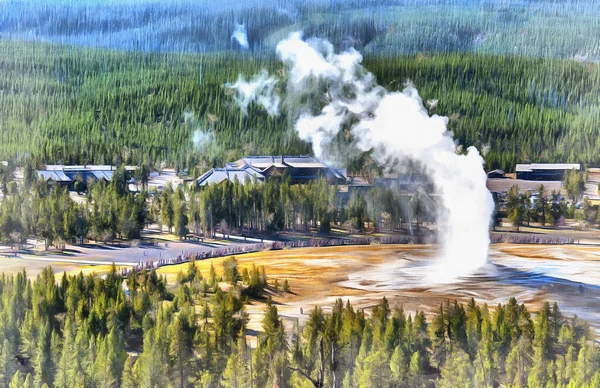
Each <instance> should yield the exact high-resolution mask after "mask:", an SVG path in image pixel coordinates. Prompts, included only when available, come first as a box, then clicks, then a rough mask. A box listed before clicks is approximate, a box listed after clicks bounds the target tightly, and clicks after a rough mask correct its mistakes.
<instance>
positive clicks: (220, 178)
mask: <svg viewBox="0 0 600 388" xmlns="http://www.w3.org/2000/svg"><path fill="white" fill-rule="evenodd" d="M255 177H256V181H257V182H259V183H262V181H263V180H264V179H265V177H264V175H262V174H260V173H258V172H256V171H254V170H253V169H251V168H244V169H231V168H213V169H212V170H210V171H208V172H207V173H205V174H203V175H202V176H201V177H200V178H198V179H197V184H198V186H206V185H209V184H218V183H221V182H224V181H226V180H229V181H231V182H235V179H236V178H237V180H238V181H239V182H240V183H241V184H244V183H246V179H250V181H253V180H254V178H255Z"/></svg>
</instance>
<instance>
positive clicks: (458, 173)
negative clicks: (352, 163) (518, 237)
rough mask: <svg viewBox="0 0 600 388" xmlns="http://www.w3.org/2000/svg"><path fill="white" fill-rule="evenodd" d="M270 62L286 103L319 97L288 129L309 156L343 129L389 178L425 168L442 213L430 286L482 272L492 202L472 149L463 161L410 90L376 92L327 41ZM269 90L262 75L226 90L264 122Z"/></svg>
mask: <svg viewBox="0 0 600 388" xmlns="http://www.w3.org/2000/svg"><path fill="white" fill-rule="evenodd" d="M277 55H278V57H279V58H280V60H281V61H282V62H283V63H284V64H285V66H286V67H287V82H288V85H287V98H288V99H292V98H294V96H298V95H302V94H308V93H314V91H315V88H319V89H318V90H324V96H325V101H326V102H325V103H324V106H323V107H322V109H320V111H319V112H317V113H316V114H315V113H314V112H310V111H309V110H308V109H305V110H304V111H303V112H302V113H300V114H299V117H298V118H297V120H296V121H295V129H296V131H298V134H299V136H300V137H301V138H302V139H304V140H306V141H309V142H311V144H312V146H313V151H314V153H315V156H317V157H323V156H324V150H325V149H326V147H327V145H328V144H329V143H330V142H331V141H332V140H333V139H334V138H335V137H336V135H337V134H338V132H339V131H341V130H342V129H344V130H349V131H350V132H351V134H352V135H353V137H354V138H355V139H356V144H354V146H355V147H358V149H359V150H361V151H372V157H373V158H374V159H375V160H376V161H377V162H378V163H379V164H381V165H385V166H389V167H387V168H388V170H389V172H394V169H396V171H401V169H402V164H403V163H418V164H419V165H422V166H423V167H424V169H425V173H426V174H427V175H428V177H429V178H430V179H431V181H432V182H433V184H434V185H435V188H436V192H437V193H439V195H440V200H439V203H440V205H441V206H438V208H439V210H438V211H437V212H438V214H437V225H438V227H437V228H438V229H437V233H438V241H439V243H440V247H441V248H440V254H439V256H440V258H439V260H437V261H436V265H435V267H434V268H433V269H432V271H431V272H433V273H432V274H431V275H432V276H431V278H432V279H438V280H444V279H451V278H454V277H456V276H461V275H467V274H469V273H472V272H474V271H475V270H477V269H478V268H480V267H481V266H483V265H484V264H485V263H486V262H487V257H488V249H489V242H490V240H489V225H490V220H491V215H492V212H493V208H494V202H493V200H492V196H491V194H490V192H489V190H488V189H487V187H486V178H487V176H486V174H485V172H484V170H483V163H484V161H483V158H482V157H481V155H480V154H479V152H478V151H477V149H476V148H475V147H469V148H468V149H467V151H466V153H461V152H459V151H457V144H456V142H455V141H454V139H453V133H452V132H451V131H449V130H448V129H447V124H448V119H447V118H446V117H442V116H438V115H435V114H434V115H432V116H430V115H429V113H428V112H427V110H426V109H425V107H424V105H423V101H422V99H421V97H420V96H419V93H418V92H417V90H416V88H415V87H414V86H413V85H411V84H409V85H407V86H406V87H405V89H404V90H402V91H401V92H390V91H387V90H386V89H385V88H383V87H382V86H379V85H377V83H376V81H375V77H374V76H373V74H371V73H369V72H368V71H367V70H366V69H365V68H364V67H363V66H362V64H361V63H362V55H361V54H360V53H359V52H358V51H356V50H354V49H350V50H348V51H345V52H342V53H335V51H334V48H333V45H332V44H331V43H329V42H328V41H326V40H322V39H315V38H313V39H308V40H306V41H305V40H303V39H302V34H301V33H293V34H291V35H290V36H289V38H288V39H286V40H283V41H281V42H280V43H279V44H278V45H277ZM274 82H276V81H275V80H274V78H272V77H268V75H267V74H266V73H261V75H259V77H256V78H254V79H253V80H252V82H250V83H244V82H243V78H241V77H240V78H239V79H238V81H237V82H236V83H235V84H233V85H230V87H232V88H234V89H235V90H236V91H237V93H238V97H237V99H236V101H237V102H238V104H240V106H241V107H242V109H244V110H245V109H246V108H247V106H248V104H249V103H250V102H251V101H257V102H258V101H260V104H261V105H263V106H264V107H269V108H270V109H268V110H269V113H270V114H273V113H275V114H276V112H278V111H279V109H275V108H274V107H278V105H279V97H278V96H276V94H272V93H271V92H272V90H273V89H272V85H273V83H274ZM263 84H264V85H263ZM265 85H266V86H265ZM269 86H271V88H269ZM265 90H267V91H269V93H265ZM251 91H257V92H261V94H260V95H254V94H252V92H251ZM269 99H270V100H269ZM265 100H268V101H265ZM390 160H394V161H397V162H398V163H389V161H390ZM392 166H395V167H392ZM398 166H400V167H398Z"/></svg>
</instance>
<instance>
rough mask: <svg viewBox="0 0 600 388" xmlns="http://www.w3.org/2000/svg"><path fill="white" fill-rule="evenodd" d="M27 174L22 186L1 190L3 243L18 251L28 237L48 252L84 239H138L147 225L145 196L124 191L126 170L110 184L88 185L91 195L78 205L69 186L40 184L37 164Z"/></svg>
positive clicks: (116, 175)
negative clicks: (52, 248) (51, 248)
mask: <svg viewBox="0 0 600 388" xmlns="http://www.w3.org/2000/svg"><path fill="white" fill-rule="evenodd" d="M24 172H25V173H24V180H23V183H21V184H17V183H16V182H14V181H12V179H13V178H10V179H9V183H8V184H7V185H3V186H4V188H3V189H2V190H1V191H2V201H0V242H1V243H2V244H5V245H10V246H13V247H16V248H17V249H20V248H21V247H22V246H23V245H24V244H26V243H27V239H28V238H29V237H36V238H42V239H44V241H45V245H46V249H47V248H48V247H49V246H50V245H53V246H55V247H57V248H60V249H62V248H64V246H65V244H66V243H71V242H74V241H73V240H76V241H77V242H79V243H80V244H81V243H83V242H84V239H93V240H96V241H104V242H108V241H113V240H114V239H116V238H121V239H127V240H131V239H138V238H140V233H141V231H142V229H143V228H144V226H145V225H146V222H147V211H148V209H147V208H148V205H147V201H146V194H145V193H141V194H138V195H134V194H133V193H130V192H129V191H128V190H126V187H125V179H124V177H125V175H124V174H125V172H124V170H123V169H122V168H119V169H117V171H115V174H114V176H113V180H112V181H111V182H110V183H107V182H104V181H100V182H97V183H91V182H90V183H89V184H87V194H86V196H85V197H83V196H82V197H81V201H79V202H75V201H73V199H72V198H71V197H70V196H69V192H68V191H67V189H66V188H63V187H60V186H58V185H57V186H56V187H49V186H48V183H47V182H45V181H43V180H37V179H36V175H35V170H33V166H31V165H29V166H28V167H26V168H25V169H24ZM7 175H10V174H7ZM2 176H4V175H0V177H2ZM11 181H12V182H11ZM0 188H1V187H0Z"/></svg>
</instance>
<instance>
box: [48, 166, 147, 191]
mask: <svg viewBox="0 0 600 388" xmlns="http://www.w3.org/2000/svg"><path fill="white" fill-rule="evenodd" d="M136 169H137V167H135V166H126V167H125V171H126V172H127V173H128V174H129V175H130V174H131V172H133V171H135V170H136ZM116 170H117V167H115V166H109V165H85V166H63V165H46V166H45V168H44V169H42V170H37V175H38V178H40V179H43V180H44V181H46V182H47V183H48V184H50V185H53V184H58V185H61V186H67V187H68V189H69V190H74V185H75V182H76V181H77V180H81V181H82V182H89V181H94V182H97V181H101V180H104V181H107V182H110V181H111V180H112V178H113V175H114V173H115V171H116ZM126 178H127V179H129V178H130V177H126Z"/></svg>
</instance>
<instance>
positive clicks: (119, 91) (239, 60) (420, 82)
mask: <svg viewBox="0 0 600 388" xmlns="http://www.w3.org/2000/svg"><path fill="white" fill-rule="evenodd" d="M0 50H1V51H2V52H3V53H6V55H3V56H2V58H0V90H2V93H0V140H1V141H0V160H16V161H18V163H19V164H24V163H25V161H26V160H27V159H31V158H33V159H34V160H35V161H37V162H38V164H44V163H48V164H50V163H59V162H62V163H65V164H91V163H97V164H100V163H105V164H114V165H120V164H121V163H125V164H133V165H147V166H150V167H160V166H161V165H167V166H172V167H175V168H177V169H180V170H182V169H186V168H187V169H190V173H191V174H192V175H198V174H200V173H201V172H204V171H207V170H208V169H209V168H211V167H215V166H217V167H218V166H223V165H224V164H225V163H226V162H229V161H232V160H235V159H237V158H239V157H241V156H245V155H251V154H275V155H281V154H289V155H295V154H308V153H310V152H311V151H310V150H311V147H310V145H308V144H306V143H304V142H302V141H300V140H299V139H298V136H297V134H296V133H295V131H294V130H293V128H292V125H291V124H292V123H293V119H294V118H293V117H286V115H285V112H286V111H287V110H286V109H283V111H284V114H283V115H282V116H281V117H278V118H271V117H269V116H267V115H266V113H265V112H264V111H262V110H261V109H260V108H258V107H255V106H251V107H250V109H249V114H248V115H247V116H244V115H243V114H242V112H240V110H239V109H238V108H237V107H236V106H235V104H234V103H233V99H232V97H231V95H229V91H228V89H227V88H224V87H223V85H224V84H225V83H227V82H232V81H234V80H236V79H237V77H238V75H239V74H244V75H246V76H251V75H253V74H255V73H257V72H258V71H259V70H260V69H261V68H266V69H267V70H269V71H270V72H271V73H273V74H275V73H277V74H283V72H281V70H282V65H281V64H280V63H279V62H278V61H277V60H276V59H275V58H273V57H271V56H267V55H264V56H244V55H239V54H233V53H213V54H205V55H196V54H182V53H178V54H173V53H172V54H158V53H144V52H113V51H106V50H100V49H85V48H72V47H65V46H57V45H50V44H41V43H24V42H14V41H6V40H0ZM365 66H366V68H367V69H368V70H370V71H372V72H373V73H374V74H375V76H376V77H377V80H378V82H379V83H380V84H382V85H384V86H386V87H388V88H389V89H390V90H399V89H402V88H403V84H404V82H405V81H406V80H407V79H410V80H412V82H413V83H414V84H415V85H416V86H417V88H418V89H419V91H420V93H421V95H422V97H423V99H424V101H428V100H438V101H437V104H434V103H432V104H431V108H430V113H432V114H433V113H436V114H442V115H446V116H448V117H449V118H450V122H449V129H450V130H452V131H453V132H454V133H455V136H456V138H457V139H458V141H459V143H460V144H461V145H462V146H463V147H464V146H470V145H475V146H477V147H479V148H480V149H481V150H482V151H483V152H484V155H485V156H484V157H485V160H486V168H487V169H494V168H501V169H503V170H505V171H511V170H512V169H513V168H514V165H515V164H516V163H517V162H527V161H532V162H581V163H583V164H584V165H585V166H596V165H600V154H599V153H598V150H599V149H600V146H599V145H598V139H599V138H600V136H598V128H600V114H599V113H598V112H600V110H599V109H598V99H597V96H596V94H595V90H597V89H598V88H599V87H600V66H599V65H598V64H597V63H585V62H584V63H582V62H577V61H574V60H570V59H532V58H520V57H510V56H495V55H481V54H464V53H461V54H431V55H429V54H425V55H421V54H419V55H409V56H368V55H367V56H366V58H365ZM284 83H285V81H282V84H281V86H280V88H281V89H282V90H281V92H282V93H283V92H284V90H283V89H284V87H283V85H284ZM194 134H201V135H202V136H198V135H196V142H194V138H195V136H194ZM199 139H200V141H199ZM356 158H357V159H352V158H349V160H343V161H340V167H344V166H345V167H348V169H349V173H367V172H365V171H362V170H364V168H365V165H366V164H368V163H363V161H364V159H363V158H364V155H360V156H356Z"/></svg>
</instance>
